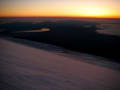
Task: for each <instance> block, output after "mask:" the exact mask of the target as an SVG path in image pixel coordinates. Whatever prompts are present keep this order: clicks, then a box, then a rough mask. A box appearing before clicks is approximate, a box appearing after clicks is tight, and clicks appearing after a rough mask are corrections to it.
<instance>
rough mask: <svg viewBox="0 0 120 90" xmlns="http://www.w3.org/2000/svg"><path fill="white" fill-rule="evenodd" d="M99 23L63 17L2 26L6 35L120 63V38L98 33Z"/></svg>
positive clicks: (9, 23)
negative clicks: (45, 29) (55, 19)
mask: <svg viewBox="0 0 120 90" xmlns="http://www.w3.org/2000/svg"><path fill="white" fill-rule="evenodd" d="M98 25H99V24H98V23H96V22H90V21H78V20H76V21H75V20H63V21H46V22H36V23H34V22H8V23H2V24H0V28H1V30H2V31H1V32H2V34H7V35H9V36H12V37H15V38H23V39H28V40H33V41H38V42H44V43H49V44H54V45H57V46H61V47H63V48H66V49H69V50H73V51H79V52H85V53H89V54H94V55H98V56H103V57H107V58H111V60H113V61H117V62H120V54H119V52H120V37H119V36H115V35H107V34H100V33H98V32H97V30H98V29H100V27H98ZM43 28H48V29H49V31H40V30H41V29H43ZM118 29H119V28H118Z"/></svg>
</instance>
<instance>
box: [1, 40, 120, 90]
mask: <svg viewBox="0 0 120 90" xmlns="http://www.w3.org/2000/svg"><path fill="white" fill-rule="evenodd" d="M84 57H86V56H85V55H84ZM91 57H92V56H91ZM92 58H94V59H96V60H97V59H98V58H97V57H92ZM79 59H81V60H76V58H71V57H67V56H62V55H59V54H55V53H51V52H49V51H46V50H43V49H38V48H33V47H30V46H27V45H22V44H18V43H15V42H11V41H9V40H5V39H0V90H120V71H119V70H115V69H111V68H107V67H102V66H99V65H95V64H90V63H86V62H83V61H84V58H79ZM99 59H100V58H99Z"/></svg>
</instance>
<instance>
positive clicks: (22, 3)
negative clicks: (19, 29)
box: [0, 0, 120, 18]
mask: <svg viewBox="0 0 120 90" xmlns="http://www.w3.org/2000/svg"><path fill="white" fill-rule="evenodd" d="M119 5H120V0H1V1H0V16H1V17H10V16H12V17H13V16H16V17H22V16H24V17H25V16H26V17H28V16H66V17H67V16H68V17H102V18H104V17H105V18H120V6H119Z"/></svg>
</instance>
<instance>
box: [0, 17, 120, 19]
mask: <svg viewBox="0 0 120 90" xmlns="http://www.w3.org/2000/svg"><path fill="white" fill-rule="evenodd" d="M0 18H96V19H120V17H89V16H0Z"/></svg>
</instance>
